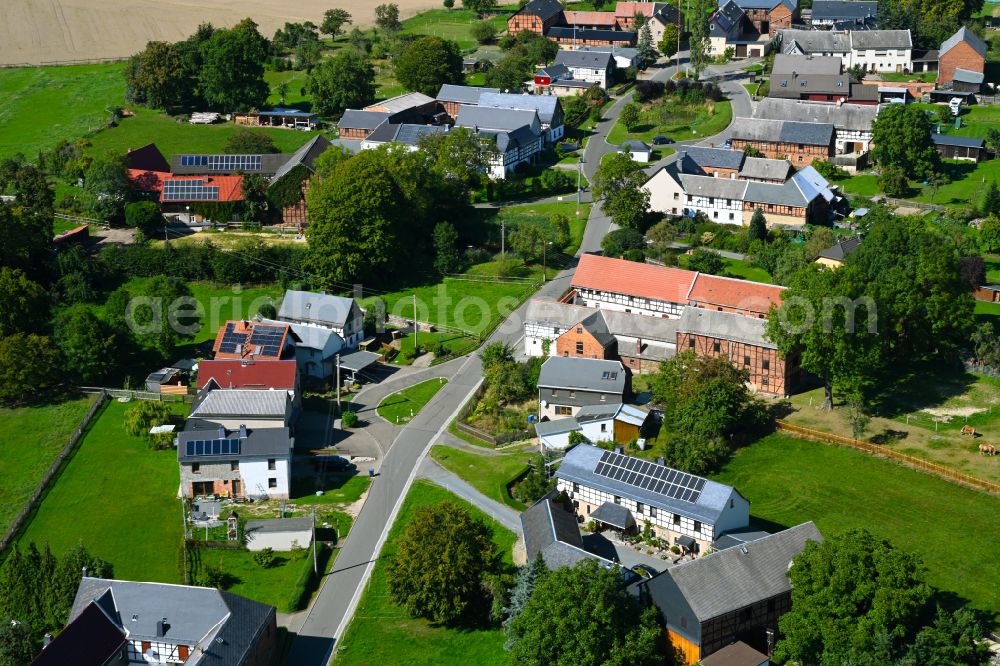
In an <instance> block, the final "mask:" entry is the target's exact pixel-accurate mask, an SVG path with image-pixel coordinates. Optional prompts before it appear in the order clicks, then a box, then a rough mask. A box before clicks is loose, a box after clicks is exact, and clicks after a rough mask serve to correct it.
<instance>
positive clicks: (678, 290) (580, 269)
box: [570, 254, 695, 319]
mask: <svg viewBox="0 0 1000 666" xmlns="http://www.w3.org/2000/svg"><path fill="white" fill-rule="evenodd" d="M694 277H695V273H694V272H692V271H686V270H683V269H681V268H668V267H664V266H654V265H653V264H641V263H637V262H634V261H626V260H624V259H614V258H611V257H603V256H600V255H596V254H584V255H582V256H581V257H580V261H579V263H578V264H577V267H576V271H575V272H574V273H573V277H572V278H571V281H570V286H571V288H572V290H573V294H572V299H573V303H575V304H577V305H584V306H587V307H591V308H600V309H602V310H617V311H620V312H632V313H635V314H642V315H650V316H654V317H664V318H674V319H676V318H677V317H680V315H681V311H682V310H683V309H684V307H685V306H686V305H687V295H688V292H689V291H690V289H691V284H692V283H693V282H694Z"/></svg>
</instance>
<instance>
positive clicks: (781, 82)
mask: <svg viewBox="0 0 1000 666" xmlns="http://www.w3.org/2000/svg"><path fill="white" fill-rule="evenodd" d="M811 93H826V94H829V95H843V96H844V97H845V98H846V97H849V96H850V94H851V77H850V76H848V75H847V74H797V75H794V76H793V75H790V74H781V75H779V76H776V77H773V78H772V79H771V89H770V92H768V96H769V97H783V98H789V99H798V98H799V97H800V96H802V95H807V94H811Z"/></svg>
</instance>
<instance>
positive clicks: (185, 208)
mask: <svg viewBox="0 0 1000 666" xmlns="http://www.w3.org/2000/svg"><path fill="white" fill-rule="evenodd" d="M184 210H186V211H187V216H188V224H193V223H194V218H193V217H192V216H191V206H184Z"/></svg>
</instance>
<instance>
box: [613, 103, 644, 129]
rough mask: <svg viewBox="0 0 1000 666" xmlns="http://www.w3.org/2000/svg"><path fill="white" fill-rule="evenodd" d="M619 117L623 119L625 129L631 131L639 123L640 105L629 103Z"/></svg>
mask: <svg viewBox="0 0 1000 666" xmlns="http://www.w3.org/2000/svg"><path fill="white" fill-rule="evenodd" d="M618 119H619V120H621V121H622V125H624V127H625V129H626V130H628V131H629V132H631V131H632V130H634V129H635V128H636V127H638V125H639V120H640V118H639V106H638V105H637V104H634V103H631V102H630V103H628V104H626V105H625V106H623V107H622V112H621V114H619V116H618Z"/></svg>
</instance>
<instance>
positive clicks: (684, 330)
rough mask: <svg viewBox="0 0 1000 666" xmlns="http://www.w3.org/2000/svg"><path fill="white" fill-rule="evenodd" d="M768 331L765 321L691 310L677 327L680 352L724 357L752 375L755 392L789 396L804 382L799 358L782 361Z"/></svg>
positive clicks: (750, 379)
mask: <svg viewBox="0 0 1000 666" xmlns="http://www.w3.org/2000/svg"><path fill="white" fill-rule="evenodd" d="M766 331H767V323H766V321H765V320H764V319H755V318H752V317H746V316H743V315H741V314H737V313H735V312H726V311H720V310H709V309H706V308H697V307H691V308H687V309H686V310H684V314H683V315H681V319H680V321H679V322H678V324H677V351H678V352H681V351H687V350H691V351H693V352H694V353H695V354H697V355H698V356H705V357H714V356H723V357H725V358H727V359H729V362H730V363H731V364H732V365H733V366H735V367H736V368H738V369H741V370H746V371H747V372H748V373H749V375H750V376H749V379H748V383H749V385H750V386H751V387H752V388H753V389H754V390H755V391H760V392H762V393H770V394H774V395H779V396H786V395H788V394H789V390H790V389H791V388H793V387H794V386H795V385H796V384H798V383H799V381H800V379H801V374H802V372H801V370H800V368H799V366H798V357H797V355H795V354H790V355H788V357H786V358H782V357H781V355H780V354H779V353H778V347H777V345H776V344H774V343H773V342H771V341H769V340H768V339H767V337H766Z"/></svg>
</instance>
